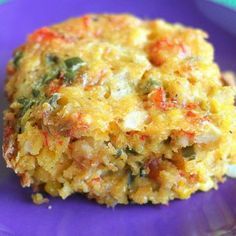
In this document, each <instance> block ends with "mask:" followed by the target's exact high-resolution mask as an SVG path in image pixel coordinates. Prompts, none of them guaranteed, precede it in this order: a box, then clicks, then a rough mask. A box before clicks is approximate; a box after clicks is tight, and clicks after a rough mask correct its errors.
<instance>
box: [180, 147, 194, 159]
mask: <svg viewBox="0 0 236 236" xmlns="http://www.w3.org/2000/svg"><path fill="white" fill-rule="evenodd" d="M182 154H183V156H184V157H186V158H191V159H194V158H195V156H196V153H195V150H194V147H193V146H188V147H185V148H182Z"/></svg>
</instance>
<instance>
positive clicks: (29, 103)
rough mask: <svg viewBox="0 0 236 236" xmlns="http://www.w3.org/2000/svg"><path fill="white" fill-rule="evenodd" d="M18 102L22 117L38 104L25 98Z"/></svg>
mask: <svg viewBox="0 0 236 236" xmlns="http://www.w3.org/2000/svg"><path fill="white" fill-rule="evenodd" d="M17 101H18V103H20V104H21V108H20V112H19V115H20V116H23V115H24V114H25V113H26V112H27V111H28V110H29V109H30V108H31V107H32V106H33V105H34V104H35V103H36V101H35V100H34V99H32V98H25V97H23V98H19V99H18V100H17Z"/></svg>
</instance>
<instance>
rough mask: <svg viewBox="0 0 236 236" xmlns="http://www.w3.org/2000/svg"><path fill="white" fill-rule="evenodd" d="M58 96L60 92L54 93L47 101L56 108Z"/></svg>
mask: <svg viewBox="0 0 236 236" xmlns="http://www.w3.org/2000/svg"><path fill="white" fill-rule="evenodd" d="M59 98H60V94H58V93H54V94H53V95H52V96H51V97H50V98H49V100H48V103H49V104H50V105H51V106H52V107H53V108H56V106H57V101H58V99H59Z"/></svg>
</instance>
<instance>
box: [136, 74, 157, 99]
mask: <svg viewBox="0 0 236 236" xmlns="http://www.w3.org/2000/svg"><path fill="white" fill-rule="evenodd" d="M158 87H160V83H159V82H158V81H155V80H154V79H153V78H150V79H149V80H148V81H147V82H146V83H145V84H142V85H141V86H140V89H141V90H142V93H143V94H144V95H146V94H149V93H150V92H151V91H152V90H153V89H155V88H158Z"/></svg>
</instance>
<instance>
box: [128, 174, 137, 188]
mask: <svg viewBox="0 0 236 236" xmlns="http://www.w3.org/2000/svg"><path fill="white" fill-rule="evenodd" d="M134 178H135V177H134V176H133V175H132V172H131V170H130V171H129V172H128V174H127V185H128V187H130V186H131V184H132V182H133V181H134Z"/></svg>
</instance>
